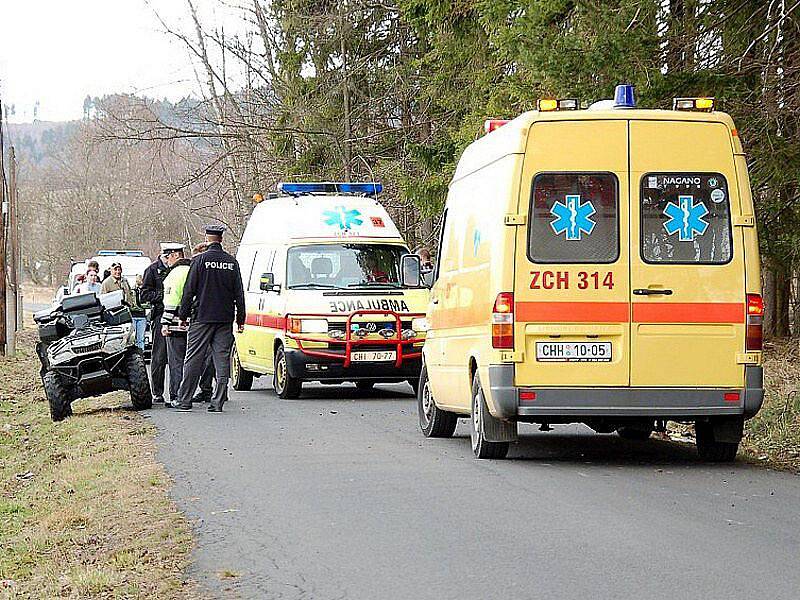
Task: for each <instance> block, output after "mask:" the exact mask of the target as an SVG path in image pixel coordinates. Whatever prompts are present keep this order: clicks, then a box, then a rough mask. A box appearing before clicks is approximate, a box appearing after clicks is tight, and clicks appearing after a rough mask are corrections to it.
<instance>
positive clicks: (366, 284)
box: [347, 281, 401, 288]
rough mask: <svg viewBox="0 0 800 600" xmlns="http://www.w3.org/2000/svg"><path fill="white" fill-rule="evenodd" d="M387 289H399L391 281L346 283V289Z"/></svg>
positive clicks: (397, 284)
mask: <svg viewBox="0 0 800 600" xmlns="http://www.w3.org/2000/svg"><path fill="white" fill-rule="evenodd" d="M362 286H364V287H389V288H399V287H401V286H400V284H399V283H393V282H391V281H362V282H361V283H348V284H347V287H349V288H352V287H362Z"/></svg>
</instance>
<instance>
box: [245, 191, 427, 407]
mask: <svg viewBox="0 0 800 600" xmlns="http://www.w3.org/2000/svg"><path fill="white" fill-rule="evenodd" d="M279 189H280V190H281V193H280V194H275V195H271V196H270V197H269V198H268V199H266V200H261V201H260V202H259V203H258V205H257V206H256V208H255V210H254V211H253V214H252V216H251V217H250V220H249V222H248V223H247V228H246V229H245V232H244V236H243V237H242V243H241V246H240V247H239V251H238V253H237V256H236V257H237V259H238V261H239V265H240V268H241V270H242V280H243V282H244V286H245V300H246V304H247V321H246V324H245V329H244V333H241V334H238V335H237V336H236V344H235V348H234V352H233V353H232V358H231V363H232V369H231V379H232V381H233V386H234V388H235V389H238V390H246V389H250V387H251V385H252V381H253V377H254V376H259V375H265V374H271V375H273V385H274V388H275V391H276V393H277V394H278V395H279V396H280V397H281V398H297V397H298V396H299V395H300V392H301V387H302V382H303V381H321V382H323V383H341V382H345V381H352V382H355V384H356V386H357V387H358V388H359V389H361V390H368V389H370V388H371V387H372V386H373V385H374V384H375V383H379V382H397V381H408V382H409V383H410V384H411V385H412V386H413V387H414V389H415V390H416V386H417V384H418V381H419V372H420V365H421V351H422V343H423V341H424V339H423V337H422V336H421V335H418V334H417V333H416V332H415V331H414V330H413V329H412V328H411V321H412V319H414V318H415V317H419V316H421V315H424V312H425V308H426V306H427V302H428V290H427V288H425V287H422V286H421V285H420V282H419V276H418V272H417V273H416V277H415V278H412V279H411V281H412V283H411V285H406V284H405V283H404V281H405V282H406V283H408V281H409V278H408V277H406V278H404V277H403V269H404V265H405V268H406V270H408V269H409V268H410V269H413V267H414V266H418V264H419V263H418V261H414V260H409V259H412V258H416V257H411V256H409V251H408V248H407V246H406V244H405V242H404V241H403V238H402V237H401V235H400V232H399V231H398V230H397V227H396V226H395V224H394V223H393V222H392V220H391V218H390V217H389V215H388V214H387V212H386V211H385V210H384V208H383V207H382V206H381V205H380V204H379V203H378V202H377V201H376V200H375V198H374V196H375V195H377V194H378V193H379V192H380V190H381V186H380V184H375V183H366V184H364V183H338V184H334V183H284V184H281V185H280V186H279ZM259 199H260V198H259ZM404 257H406V258H404Z"/></svg>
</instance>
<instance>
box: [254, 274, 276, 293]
mask: <svg viewBox="0 0 800 600" xmlns="http://www.w3.org/2000/svg"><path fill="white" fill-rule="evenodd" d="M258 287H259V288H260V289H261V291H262V292H278V291H280V289H281V286H279V285H275V274H274V273H262V274H261V279H260V280H259V283H258Z"/></svg>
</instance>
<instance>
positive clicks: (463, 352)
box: [418, 86, 764, 460]
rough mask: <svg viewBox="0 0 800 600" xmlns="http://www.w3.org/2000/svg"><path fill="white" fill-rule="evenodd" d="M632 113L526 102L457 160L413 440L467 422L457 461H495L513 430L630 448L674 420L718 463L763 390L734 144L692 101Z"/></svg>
mask: <svg viewBox="0 0 800 600" xmlns="http://www.w3.org/2000/svg"><path fill="white" fill-rule="evenodd" d="M632 98H633V94H632V90H631V89H630V87H629V86H621V87H620V88H619V89H618V90H617V98H616V99H615V100H614V101H604V102H601V103H599V104H598V105H596V106H592V107H590V108H589V109H588V110H579V109H578V103H577V101H575V100H572V99H570V100H549V99H548V100H545V101H540V105H539V110H538V111H532V112H528V113H525V114H523V115H521V116H519V117H517V118H516V119H514V120H512V121H510V122H505V123H504V122H487V129H489V130H491V129H494V131H491V132H490V133H488V134H487V135H485V136H484V137H482V138H481V139H479V140H477V141H476V142H474V143H473V144H471V145H470V146H469V147H468V148H467V149H466V151H465V152H464V154H463V156H462V157H461V160H460V161H459V163H458V167H457V169H456V173H455V176H454V178H453V181H452V183H451V184H450V190H449V194H448V198H447V203H446V208H445V214H444V225H443V229H442V234H441V247H440V252H439V264H438V267H437V272H436V279H435V282H434V284H433V287H432V290H431V303H430V306H429V310H428V315H427V319H426V321H425V323H426V325H425V327H424V328H425V329H427V339H426V342H425V347H424V369H423V373H422V381H421V383H420V386H421V390H420V394H419V413H420V425H421V428H422V430H423V432H424V433H425V435H427V436H449V435H452V433H453V430H454V428H455V424H456V420H457V419H458V418H459V417H471V422H472V445H473V450H474V452H475V454H476V456H478V457H480V458H483V457H490V458H496V457H503V456H505V454H506V452H507V451H508V445H509V442H510V441H513V440H515V439H516V436H517V423H518V422H534V423H540V424H542V428H543V429H544V430H546V429H548V428H549V426H550V425H551V424H554V423H569V422H583V423H586V424H588V425H589V426H590V427H592V428H594V429H595V430H596V431H599V432H614V431H617V432H618V433H619V434H620V435H621V436H623V437H628V438H635V439H645V438H647V437H649V435H650V434H651V432H652V431H653V429H654V428H655V427H661V426H663V423H664V422H665V421H666V420H675V421H684V422H691V423H694V424H695V429H696V433H697V446H698V450H699V452H700V455H701V456H702V457H704V458H706V459H709V460H733V459H734V457H735V455H736V451H737V447H738V443H739V441H740V439H741V436H742V426H743V422H744V419H746V418H749V417H752V416H753V415H754V414H755V413H756V412H757V411H758V410H759V408H760V406H761V403H762V400H763V394H764V391H763V386H762V368H761V366H760V365H761V359H762V356H761V321H762V316H763V303H762V299H761V295H760V294H761V286H760V280H759V254H758V242H757V237H756V228H755V219H754V215H753V202H752V199H751V193H750V183H749V180H748V174H747V166H746V163H745V157H744V153H743V151H742V144H741V141H740V139H739V136H738V133H737V131H736V128H735V126H734V124H733V121H732V120H731V118H730V117H729V116H728V115H726V114H724V113H721V112H717V111H715V110H714V107H713V100H712V99H710V98H680V99H676V100H675V102H674V109H673V110H640V109H636V108H635V105H634V103H633V101H632ZM418 328H419V329H422V328H423V327H422V326H418Z"/></svg>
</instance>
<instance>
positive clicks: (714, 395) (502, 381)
mask: <svg viewBox="0 0 800 600" xmlns="http://www.w3.org/2000/svg"><path fill="white" fill-rule="evenodd" d="M763 379H764V375H763V369H762V368H761V367H760V366H754V365H747V366H746V367H745V387H744V388H743V389H736V388H632V387H619V388H607V387H595V388H579V387H576V388H537V387H528V386H526V387H517V386H515V385H514V365H513V364H507V365H490V366H489V388H490V393H491V398H492V404H493V405H494V407H493V408H494V411H492V412H493V413H494V415H495V416H496V417H498V418H501V419H506V420H525V418H526V417H535V418H540V417H541V418H553V419H558V418H561V419H569V418H570V417H572V416H575V417H653V418H670V419H682V418H687V419H688V418H693V417H705V416H716V415H741V416H744V417H745V418H748V419H749V418H750V417H752V416H754V415H755V414H756V413H757V412H758V410H759V409H760V408H761V404H762V402H763V400H764V384H763ZM520 392H535V394H536V397H535V399H525V400H522V399H520ZM731 392H736V393H738V399H737V400H736V401H729V400H728V401H726V400H725V394H726V393H731Z"/></svg>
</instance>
